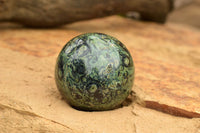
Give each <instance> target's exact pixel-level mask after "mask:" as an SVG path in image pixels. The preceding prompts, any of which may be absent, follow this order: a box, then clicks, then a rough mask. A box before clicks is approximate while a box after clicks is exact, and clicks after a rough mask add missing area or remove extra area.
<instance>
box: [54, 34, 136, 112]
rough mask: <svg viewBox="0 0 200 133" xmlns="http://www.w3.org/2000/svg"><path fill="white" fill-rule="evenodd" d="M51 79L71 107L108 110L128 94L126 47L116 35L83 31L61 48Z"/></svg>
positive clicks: (130, 66)
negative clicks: (53, 78) (85, 32)
mask: <svg viewBox="0 0 200 133" xmlns="http://www.w3.org/2000/svg"><path fill="white" fill-rule="evenodd" d="M55 79H56V83H57V87H58V89H59V91H60V92H61V94H62V95H63V97H64V98H65V99H66V100H67V102H68V103H69V104H71V105H72V106H73V107H75V108H78V109H82V110H109V109H113V108H116V107H117V106H119V105H120V104H121V103H122V102H123V101H124V100H125V99H126V98H127V97H128V95H129V94H130V92H131V88H132V86H133V79H134V64H133V60H132V57H131V55H130V53H129V51H128V50H127V48H126V47H125V46H124V44H122V43H121V42H120V41H119V40H117V39H116V38H113V37H111V36H109V35H106V34H102V33H87V34H83V35H79V36H77V37H75V38H73V39H72V40H70V41H69V42H68V43H67V44H66V45H65V46H64V48H63V49H62V50H61V52H60V54H59V56H58V59H57V63H56V70H55Z"/></svg>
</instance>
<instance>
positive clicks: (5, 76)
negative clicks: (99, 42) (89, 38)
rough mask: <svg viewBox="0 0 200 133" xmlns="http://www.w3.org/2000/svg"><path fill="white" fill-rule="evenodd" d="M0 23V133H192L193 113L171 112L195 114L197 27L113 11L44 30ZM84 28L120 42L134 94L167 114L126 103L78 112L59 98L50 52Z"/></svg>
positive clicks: (199, 94) (197, 122)
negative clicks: (131, 70)
mask: <svg viewBox="0 0 200 133" xmlns="http://www.w3.org/2000/svg"><path fill="white" fill-rule="evenodd" d="M0 28H1V30H0V35H1V36H0V62H1V63H0V75H1V76H0V99H1V100H0V118H1V119H0V131H4V132H11V131H13V132H22V131H23V132H31V131H32V132H33V131H34V132H64V131H65V132H87V133H88V132H91V133H92V132H97V133H98V132H99V133H100V132H106V133H107V132H108V133H110V132H111V131H112V132H115V133H118V132H120V133H129V132H130V133H143V132H145V133H155V132H159V133H169V132H177V133H188V132H190V133H200V118H193V119H188V118H183V117H175V116H173V115H178V116H186V117H200V106H199V105H200V90H199V88H200V82H199V81H200V69H199V66H200V64H199V62H200V45H199V44H200V40H199V38H200V33H199V31H196V30H194V29H189V28H186V27H181V26H178V25H173V24H166V25H164V26H163V25H158V24H154V23H141V22H137V21H132V20H129V19H124V18H120V17H117V16H113V17H108V18H104V19H96V20H92V21H85V22H79V23H75V24H72V25H68V26H65V27H61V28H57V29H51V30H50V29H46V30H45V29H42V30H38V29H25V28H22V27H20V26H19V27H18V26H15V25H14V26H10V25H7V24H4V25H3V24H2V25H0ZM85 32H104V33H107V34H110V35H112V36H114V37H116V38H118V39H119V40H120V41H122V42H123V43H124V44H125V45H126V46H127V48H128V49H129V51H130V52H131V54H132V56H133V60H134V61H135V67H136V79H135V86H134V87H133V91H135V92H136V96H137V97H138V99H139V100H141V102H142V103H144V105H146V107H149V108H154V109H156V110H161V111H163V112H166V113H170V114H173V115H169V114H166V113H162V112H159V111H156V110H152V109H147V108H144V107H142V106H140V105H138V104H135V103H134V102H133V103H129V106H124V107H122V108H119V109H116V110H112V111H104V112H84V111H78V110H75V109H73V108H71V107H70V106H69V105H68V104H67V103H66V102H65V101H64V100H62V98H61V96H60V94H59V92H58V91H57V88H56V85H55V81H54V69H55V61H56V58H57V55H58V53H59V51H60V50H61V48H62V47H63V46H64V44H65V43H66V42H67V41H68V40H70V39H71V38H72V37H74V36H76V35H78V34H81V33H85ZM127 101H128V100H127ZM2 118H3V119H2ZM5 127H6V128H5Z"/></svg>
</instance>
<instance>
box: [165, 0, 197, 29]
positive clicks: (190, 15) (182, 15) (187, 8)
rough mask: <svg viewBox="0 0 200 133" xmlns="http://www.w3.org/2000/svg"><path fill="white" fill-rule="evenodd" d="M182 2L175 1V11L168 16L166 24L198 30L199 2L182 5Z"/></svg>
mask: <svg viewBox="0 0 200 133" xmlns="http://www.w3.org/2000/svg"><path fill="white" fill-rule="evenodd" d="M182 1H184V0H179V1H177V3H176V10H174V11H172V12H171V13H170V14H169V16H168V19H167V22H173V23H177V24H184V25H187V26H191V27H194V28H197V29H200V0H193V1H186V2H185V3H183V5H182V4H181V2H182ZM184 4H185V5H184Z"/></svg>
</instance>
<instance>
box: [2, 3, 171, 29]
mask: <svg viewBox="0 0 200 133" xmlns="http://www.w3.org/2000/svg"><path fill="white" fill-rule="evenodd" d="M173 1H174V0H79V1H77V0H50V1H46V0H17V1H15V0H0V21H11V22H18V23H21V24H23V25H26V26H32V27H52V26H59V25H63V24H66V23H71V22H75V21H79V20H86V19H92V18H98V17H104V16H109V15H113V14H123V13H126V12H128V11H136V12H139V13H140V15H141V18H142V19H144V20H150V21H155V22H161V23H163V22H165V19H166V16H167V14H168V13H169V11H170V10H171V9H172V7H173V4H172V3H173Z"/></svg>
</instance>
